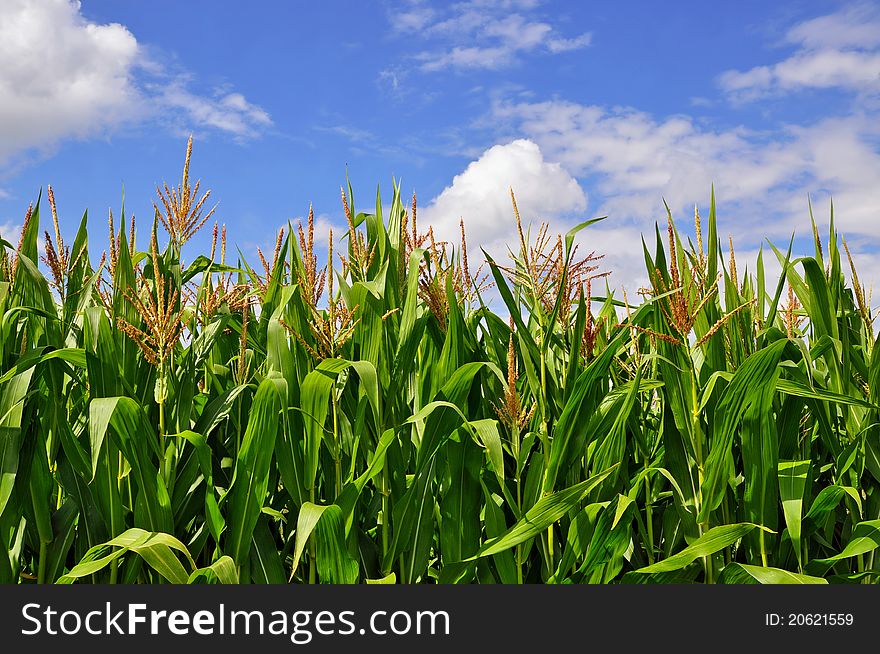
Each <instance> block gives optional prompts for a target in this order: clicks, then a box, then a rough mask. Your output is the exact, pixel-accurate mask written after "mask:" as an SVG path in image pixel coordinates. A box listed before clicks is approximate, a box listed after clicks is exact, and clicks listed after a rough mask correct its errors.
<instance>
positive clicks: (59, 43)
mask: <svg viewBox="0 0 880 654" xmlns="http://www.w3.org/2000/svg"><path fill="white" fill-rule="evenodd" d="M137 57H138V43H137V39H135V37H134V35H132V33H131V32H129V31H128V29H126V28H125V27H124V26H122V25H119V24H115V23H114V24H109V25H96V24H93V23H89V22H87V21H86V20H85V19H84V18H83V17H82V15H81V14H80V13H79V4H78V3H71V2H68V1H67V0H40V1H34V0H4V2H3V3H2V6H0V161H4V160H7V159H8V158H9V157H10V156H11V155H13V154H14V153H16V152H18V151H20V150H22V149H25V148H29V147H34V146H46V145H50V144H52V143H54V142H55V141H57V140H58V139H60V138H63V137H67V136H80V137H82V136H87V135H90V134H92V133H95V132H99V131H102V130H106V129H108V128H110V127H112V126H113V125H115V124H117V123H118V122H119V121H120V120H122V119H124V118H126V117H128V116H130V115H131V112H132V111H133V107H135V106H136V105H137V99H138V90H137V87H136V86H135V84H134V82H133V80H132V69H133V67H134V65H135V63H136V61H137Z"/></svg>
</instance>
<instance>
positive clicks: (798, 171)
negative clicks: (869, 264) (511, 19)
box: [491, 101, 880, 288]
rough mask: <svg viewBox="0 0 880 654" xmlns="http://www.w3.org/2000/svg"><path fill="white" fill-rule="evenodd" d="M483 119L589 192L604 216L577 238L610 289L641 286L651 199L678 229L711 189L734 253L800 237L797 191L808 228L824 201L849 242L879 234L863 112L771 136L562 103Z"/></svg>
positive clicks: (877, 193)
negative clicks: (604, 266)
mask: <svg viewBox="0 0 880 654" xmlns="http://www.w3.org/2000/svg"><path fill="white" fill-rule="evenodd" d="M491 118H492V120H493V122H494V124H495V125H496V126H497V127H498V129H499V130H500V131H501V133H509V134H517V135H522V136H524V137H526V138H528V139H530V140H531V141H533V142H534V143H536V144H537V145H538V147H539V148H540V151H541V152H542V153H543V156H544V157H546V159H547V160H548V161H553V162H558V163H559V164H561V166H562V171H567V173H568V174H571V175H572V176H574V177H576V178H577V179H578V180H581V182H582V183H583V184H584V186H585V187H586V188H587V189H589V191H590V192H591V194H592V198H593V201H594V205H595V206H594V207H592V208H591V211H590V213H591V214H595V215H604V214H607V215H609V218H608V220H606V221H605V222H603V223H601V224H599V225H595V226H593V227H590V229H589V230H587V231H588V234H586V235H585V237H586V238H590V239H592V240H593V241H592V242H595V243H599V244H605V245H607V249H604V252H606V253H607V255H608V259H607V262H608V264H609V268H610V269H611V270H614V271H615V275H614V277H613V280H612V281H613V283H614V284H615V285H620V284H626V285H627V287H628V288H633V287H637V286H638V285H639V284H640V283H643V282H644V277H643V275H642V265H643V263H642V262H641V260H640V259H641V252H642V249H641V243H640V240H639V238H638V235H639V234H640V233H643V234H646V235H647V236H648V238H649V239H650V240H651V241H653V235H652V232H653V225H654V222H655V221H660V222H661V225H662V224H663V222H665V210H664V209H663V205H662V199H663V198H665V199H666V200H667V201H668V203H669V205H670V207H671V209H672V211H673V216H674V217H675V218H676V219H677V220H678V221H679V224H681V225H682V227H683V228H684V229H685V230H688V229H690V225H691V216H692V215H693V214H692V212H693V206H694V204H695V203H696V204H699V206H700V208H701V213H702V215H703V216H705V215H706V213H707V209H708V208H707V206H706V204H707V200H708V196H709V190H710V187H711V185H712V184H713V183H714V185H715V189H716V196H717V199H718V208H719V235H720V236H721V237H722V238H724V239H725V240H726V236H727V234H728V233H730V234H731V235H732V236H733V237H734V240H735V242H736V243H738V244H740V246H741V247H742V248H743V250H744V251H745V250H746V249H749V250H753V251H754V250H755V248H757V246H758V245H759V244H760V243H761V241H762V240H763V239H765V238H770V239H771V240H772V241H773V242H774V243H776V244H777V245H778V244H781V243H783V242H787V240H788V237H789V236H790V234H791V233H792V232H796V233H797V234H798V235H799V236H801V237H804V236H807V235H808V234H809V229H810V228H809V214H808V206H807V196H808V194H810V195H812V198H813V207H814V213H815V217H816V220H817V222H818V223H820V224H824V223H827V220H828V215H829V214H828V200H829V197H831V196H833V199H834V206H835V216H836V223H837V225H838V228H839V229H841V230H842V231H843V232H844V233H845V234H847V235H848V236H851V237H852V238H853V239H854V238H856V237H858V236H859V235H862V236H865V237H869V238H870V237H873V238H876V237H880V185H878V184H877V180H878V179H880V152H878V150H877V148H876V143H877V142H878V139H880V125H878V123H877V121H876V120H874V119H873V117H872V116H871V115H870V114H868V115H862V114H857V115H852V116H848V117H842V118H828V119H825V120H823V121H820V122H817V123H816V124H813V125H810V126H806V127H802V126H785V127H783V128H782V129H781V130H780V131H779V132H778V133H777V134H775V135H774V136H775V138H769V135H767V134H764V133H761V132H757V131H752V130H748V129H745V128H741V127H740V128H733V129H726V130H716V129H710V128H707V127H705V126H703V125H701V124H700V123H698V122H696V121H695V120H694V119H692V118H690V117H687V116H672V117H669V118H666V119H657V118H655V117H653V116H651V115H650V114H648V113H645V112H640V111H636V110H634V109H629V108H607V107H601V106H588V105H580V104H576V103H572V102H564V101H550V102H534V103H529V102H520V103H512V102H503V101H500V102H498V103H496V104H495V106H494V107H493V110H492V113H491ZM496 185H497V182H496ZM502 188H503V187H502ZM623 243H626V244H627V246H626V247H621V244H623ZM650 246H651V248H652V249H653V242H651V243H650ZM589 247H590V248H591V249H593V247H594V246H593V245H592V244H591V245H590V246H589ZM599 249H600V251H602V248H599Z"/></svg>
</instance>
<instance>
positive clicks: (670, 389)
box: [0, 140, 880, 583]
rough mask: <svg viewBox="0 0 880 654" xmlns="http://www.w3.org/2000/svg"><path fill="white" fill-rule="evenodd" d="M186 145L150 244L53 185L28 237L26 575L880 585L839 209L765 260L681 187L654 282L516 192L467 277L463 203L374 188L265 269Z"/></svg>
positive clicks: (867, 362)
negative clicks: (216, 204) (67, 205)
mask: <svg viewBox="0 0 880 654" xmlns="http://www.w3.org/2000/svg"><path fill="white" fill-rule="evenodd" d="M191 157H192V141H191V140H190V142H189V143H188V145H187V152H186V160H185V165H184V169H183V176H182V179H181V182H180V184H179V186H175V187H169V186H168V185H167V184H165V185H163V186H162V187H161V188H160V189H157V200H156V204H155V218H154V220H153V222H152V224H151V225H148V226H147V227H148V229H147V230H146V231H147V237H146V239H144V244H143V245H142V244H140V243H138V242H136V234H137V229H136V227H135V225H134V221H133V219H130V218H128V217H127V216H126V215H125V211H124V210H123V212H122V214H121V215H120V216H119V221H118V222H119V224H118V225H117V221H116V220H115V219H114V216H113V214H112V213H111V214H110V216H109V239H108V242H107V243H106V245H105V246H103V247H101V246H98V245H96V244H95V243H94V242H92V241H90V239H89V234H88V230H87V224H88V216H87V214H84V215H83V217H82V219H81V221H80V224H79V229H78V230H77V232H76V236H75V238H74V240H73V243H72V245H69V246H68V245H66V244H65V243H64V241H63V239H62V235H61V229H60V225H59V217H58V215H57V211H56V207H55V198H54V194H53V191H52V189H51V188H49V189H48V191H47V194H46V199H45V200H44V199H43V198H42V196H41V197H39V198H38V199H37V201H36V202H35V203H34V205H33V206H32V207H30V208H29V209H28V211H27V214H26V217H25V220H24V227H23V229H22V232H21V236H20V239H19V240H18V242H17V244H13V243H11V242H9V241H7V240H2V242H0V246H2V260H0V540H2V544H3V549H4V550H5V552H6V556H0V582H3V583H16V582H20V583H34V582H36V583H73V582H92V583H134V582H140V583H166V582H171V583H217V582H222V583H319V582H320V583H359V582H366V583H690V582H700V583H829V582H830V583H870V582H873V581H875V580H876V578H877V576H878V573H880V567H878V565H877V564H875V553H876V550H877V547H878V545H880V491H878V482H880V427H878V425H880V398H878V389H880V350H878V349H876V348H875V347H874V341H875V328H874V325H873V321H874V315H873V313H872V308H871V305H870V297H869V295H868V294H866V291H865V289H864V288H863V286H862V284H861V282H860V281H859V278H858V274H857V271H856V269H855V267H854V266H853V264H852V257H851V256H850V252H849V249H848V247H847V245H846V241H845V239H841V238H840V237H839V235H838V233H837V231H836V229H835V226H834V220H833V214H832V220H831V223H830V230H829V233H828V236H827V238H826V239H824V240H823V239H822V238H820V235H819V232H818V229H817V228H816V224H815V221H813V222H812V225H813V240H814V246H815V253H814V254H812V255H810V256H804V257H793V256H792V247H793V246H792V244H791V243H790V244H789V245H788V248H787V251H785V252H783V251H782V250H780V249H777V248H776V247H774V246H772V245H770V246H769V248H768V249H767V250H766V251H765V250H764V249H763V248H762V251H761V254H760V255H759V256H758V259H757V265H756V266H755V271H754V273H748V272H745V273H741V272H740V270H738V269H737V261H736V256H735V253H734V251H733V243H732V241H731V242H729V244H727V245H726V250H725V244H723V243H722V241H721V239H720V238H719V237H718V229H717V224H716V223H717V219H716V211H715V201H714V195H713V197H712V199H711V203H710V208H709V215H708V219H707V220H706V221H705V223H706V224H705V225H704V221H703V220H702V219H701V218H700V216H699V214H698V213H695V220H694V228H693V232H692V233H693V234H694V237H693V238H691V237H690V236H687V235H684V236H683V232H682V231H680V230H679V228H678V226H677V224H676V221H675V220H674V218H673V216H672V213H671V212H668V218H667V221H666V224H665V225H663V226H662V228H661V226H659V225H658V226H657V228H656V230H655V234H654V237H655V238H654V239H653V242H645V243H644V248H643V249H644V259H645V264H646V271H647V273H648V278H649V279H650V284H649V285H648V287H647V288H644V289H641V290H640V292H639V294H640V299H638V300H637V299H636V297H635V295H634V294H626V293H624V294H622V296H621V297H616V293H614V292H612V290H611V287H610V283H609V281H608V277H607V275H608V273H609V272H610V271H608V270H606V269H604V267H603V263H604V262H603V259H602V255H601V254H597V253H595V252H590V253H588V254H583V253H579V251H578V248H577V246H575V244H574V243H575V240H576V238H581V240H583V241H584V242H589V231H590V230H589V226H590V224H591V223H593V222H595V220H593V221H587V222H585V223H583V224H581V225H579V226H578V227H576V228H575V229H573V230H572V231H570V232H569V233H568V234H564V235H554V234H552V233H551V232H550V230H549V227H548V226H547V225H540V226H538V227H537V228H530V227H529V226H527V225H524V223H523V221H522V219H521V217H520V215H519V212H518V210H517V206H516V198H515V196H514V195H513V191H511V200H512V202H511V224H512V226H513V227H515V228H516V230H517V232H516V233H517V237H518V243H517V244H516V245H515V246H514V247H512V248H511V250H510V252H508V253H488V252H487V253H485V259H486V261H485V264H484V265H485V267H484V268H482V269H478V270H475V271H472V268H473V266H472V265H471V263H470V262H469V261H468V257H467V254H468V246H467V242H466V236H465V226H464V224H462V225H461V241H460V243H448V242H441V241H440V240H439V239H438V238H436V237H435V235H434V232H433V229H431V228H430V227H429V228H428V229H427V230H426V231H422V228H420V226H419V224H418V221H417V200H416V197H415V196H413V198H412V200H411V202H409V201H407V202H405V201H404V199H403V198H402V197H401V193H400V188H399V186H398V185H397V184H394V185H393V188H392V195H391V202H390V205H388V206H385V207H383V204H382V200H381V198H380V196H379V195H378V194H377V196H376V202H375V208H373V207H370V208H369V209H360V208H359V207H358V208H356V205H355V198H354V193H353V191H352V189H351V186H350V185H349V186H347V187H346V188H343V189H342V190H341V200H342V209H343V212H344V214H345V218H346V224H347V225H346V226H347V229H344V230H343V233H342V234H341V235H339V234H337V235H335V236H334V235H333V234H332V233H331V234H330V235H329V247H328V248H327V249H328V252H327V254H326V256H325V255H324V253H323V252H321V251H319V248H317V247H316V245H315V231H314V230H315V225H314V217H313V212H312V211H311V210H310V211H309V214H308V219H307V220H306V221H305V224H298V225H293V224H287V225H285V226H284V227H283V228H282V229H281V230H279V232H278V234H277V240H276V244H275V248H274V251H273V252H271V253H268V254H264V253H263V252H262V251H260V252H258V259H259V263H258V264H257V265H255V266H251V265H250V264H249V263H248V262H247V261H246V260H245V258H244V257H243V256H242V255H241V253H240V252H239V253H238V255H237V256H235V257H232V256H230V253H229V248H228V247H227V242H226V230H225V227H222V228H221V227H220V226H219V225H218V224H216V223H215V224H214V225H213V233H212V238H211V248H210V252H208V253H196V252H193V251H192V247H193V243H192V242H191V240H192V237H193V236H194V235H195V234H196V233H197V232H199V230H201V229H205V228H208V227H207V226H208V223H209V220H210V219H211V217H212V214H213V212H214V209H213V208H210V207H209V203H208V200H209V193H210V192H205V193H201V194H200V191H199V187H200V184H199V183H198V182H197V183H195V184H194V185H193V184H191V182H190V177H189V171H190V161H191ZM47 204H48V210H49V211H48V212H47V211H46V209H47V206H46V205H47ZM667 211H668V210H667ZM46 213H49V214H50V216H51V222H52V232H51V233H50V232H49V231H48V230H44V231H42V232H41V226H40V225H41V220H43V216H45V214H46ZM811 219H812V216H811ZM43 222H46V221H43ZM704 228H707V229H706V231H707V234H706V237H705V238H704ZM579 232H580V234H578V233H579ZM41 235H42V244H41V243H40V240H41ZM841 244H842V245H843V252H844V254H845V256H842V254H841V249H840V245H841ZM99 250H102V251H103V254H102V255H101V256H100V259H98V257H97V256H96V253H97V252H98V251H99ZM765 256H772V257H775V258H776V259H777V260H778V262H779V264H780V266H781V269H782V272H781V274H780V276H779V278H778V279H776V280H772V279H768V277H767V275H766V274H765V268H764V261H763V259H764V257H765ZM496 258H497V260H496ZM187 261H188V262H189V263H186V262H187ZM847 277H849V279H850V281H849V282H848V281H847ZM603 286H604V289H605V290H604V293H602V292H601V291H600V290H599V289H600V288H601V287H603ZM490 289H491V290H490ZM631 295H632V296H633V297H631ZM493 305H497V306H495V308H492V307H493ZM597 309H598V310H597Z"/></svg>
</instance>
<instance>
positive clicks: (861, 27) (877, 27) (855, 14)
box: [786, 3, 880, 48]
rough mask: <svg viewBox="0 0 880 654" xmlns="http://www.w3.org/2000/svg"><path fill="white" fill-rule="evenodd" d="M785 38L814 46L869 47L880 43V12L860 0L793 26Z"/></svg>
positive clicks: (792, 41)
mask: <svg viewBox="0 0 880 654" xmlns="http://www.w3.org/2000/svg"><path fill="white" fill-rule="evenodd" d="M786 41H788V42H789V43H797V44H800V45H803V46H805V47H811V48H846V47H856V48H870V47H875V46H877V45H880V12H878V11H877V7H876V6H872V5H870V4H867V3H859V4H853V5H849V6H847V7H844V8H843V9H842V10H840V11H839V12H836V13H833V14H828V15H827V16H819V17H818V18H813V19H811V20H807V21H804V22H802V23H799V24H797V25H795V26H794V27H792V28H791V29H790V30H789V31H788V33H787V34H786Z"/></svg>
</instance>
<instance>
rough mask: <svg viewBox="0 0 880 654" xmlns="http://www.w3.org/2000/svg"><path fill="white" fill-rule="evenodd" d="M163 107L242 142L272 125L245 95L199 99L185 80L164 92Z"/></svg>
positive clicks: (200, 125) (232, 94)
mask: <svg viewBox="0 0 880 654" xmlns="http://www.w3.org/2000/svg"><path fill="white" fill-rule="evenodd" d="M160 98H161V103H162V104H163V105H164V106H165V107H168V108H170V109H180V110H182V111H183V113H184V116H185V118H184V120H186V121H187V122H190V121H191V122H192V123H194V124H195V125H197V126H199V127H209V128H214V129H218V130H220V131H223V132H228V133H229V134H232V135H234V136H236V137H239V138H251V137H254V136H256V135H257V134H259V130H260V129H262V128H265V127H268V126H270V125H271V124H272V119H271V118H270V117H269V114H268V113H266V111H265V110H264V109H262V108H261V107H258V106H257V105H254V104H251V103H250V102H248V101H247V100H246V99H245V97H244V96H243V95H242V94H241V93H227V94H218V95H217V96H216V97H210V98H209V97H206V96H202V95H197V94H195V93H193V92H192V91H190V90H189V89H188V88H187V86H186V82H185V81H184V80H182V79H177V80H174V81H173V82H172V83H170V84H169V85H167V86H166V87H165V88H163V89H162V90H161V96H160Z"/></svg>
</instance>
